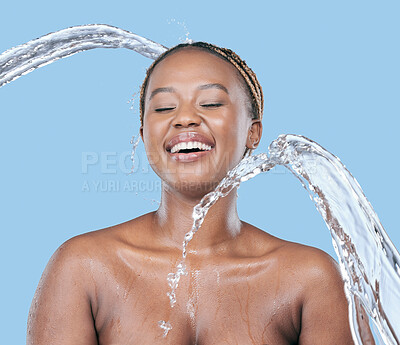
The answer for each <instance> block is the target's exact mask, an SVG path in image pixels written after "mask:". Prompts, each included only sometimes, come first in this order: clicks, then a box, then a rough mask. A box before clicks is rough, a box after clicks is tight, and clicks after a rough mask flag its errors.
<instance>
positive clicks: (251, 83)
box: [140, 42, 264, 126]
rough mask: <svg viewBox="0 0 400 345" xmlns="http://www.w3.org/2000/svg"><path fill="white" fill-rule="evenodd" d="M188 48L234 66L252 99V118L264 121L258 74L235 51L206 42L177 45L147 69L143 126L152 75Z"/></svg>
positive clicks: (141, 120)
mask: <svg viewBox="0 0 400 345" xmlns="http://www.w3.org/2000/svg"><path fill="white" fill-rule="evenodd" d="M187 47H196V48H198V49H202V50H205V51H207V52H209V53H211V54H213V55H216V56H218V57H220V58H222V59H224V60H225V61H228V62H229V63H230V64H232V65H233V66H234V67H235V68H236V70H237V71H238V73H239V74H240V75H241V76H242V78H243V81H244V84H245V85H246V91H247V94H248V96H249V99H250V104H251V109H250V116H251V118H252V119H259V120H261V119H262V115H263V110H264V95H263V92H262V88H261V85H260V83H259V82H258V80H257V77H256V74H255V73H254V72H253V71H252V70H251V68H250V67H249V66H247V64H246V61H244V60H242V59H241V58H240V57H239V55H237V54H236V53H235V52H234V51H232V50H230V49H227V48H222V47H218V46H216V45H214V44H211V43H206V42H194V43H181V44H178V45H176V46H175V47H173V48H171V49H168V50H167V51H165V52H164V53H163V54H161V55H160V56H159V57H158V58H157V59H156V60H155V61H154V62H153V63H152V64H151V65H150V67H149V68H148V69H147V72H146V77H145V78H144V81H143V84H142V87H141V90H140V123H141V125H142V126H143V116H144V104H145V96H146V88H147V84H148V82H149V79H150V75H151V73H152V72H153V70H154V68H155V67H156V66H157V65H158V64H159V63H160V62H161V61H162V60H164V59H165V58H166V57H167V56H169V55H170V54H171V53H173V52H177V51H178V50H181V49H184V48H187Z"/></svg>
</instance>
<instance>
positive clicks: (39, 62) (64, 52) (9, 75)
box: [0, 24, 167, 87]
mask: <svg viewBox="0 0 400 345" xmlns="http://www.w3.org/2000/svg"><path fill="white" fill-rule="evenodd" d="M95 48H126V49H130V50H134V51H136V52H137V53H139V54H141V55H143V56H145V57H148V58H150V59H153V60H154V59H156V58H157V57H158V56H159V55H160V54H162V53H163V52H164V51H166V50H167V48H166V47H164V46H163V45H161V44H159V43H156V42H153V41H151V40H149V39H147V38H144V37H141V36H139V35H136V34H134V33H132V32H129V31H126V30H122V29H120V28H116V27H113V26H110V25H105V24H88V25H80V26H73V27H70V28H67V29H63V30H60V31H56V32H52V33H49V34H47V35H45V36H42V37H40V38H37V39H34V40H32V41H29V42H27V43H25V44H22V45H19V46H17V47H14V48H11V49H9V50H7V51H5V52H4V53H2V54H1V55H0V87H1V86H3V85H5V84H7V83H9V82H11V81H13V80H15V79H17V78H19V77H20V76H22V75H25V74H28V73H30V72H32V71H33V70H35V69H37V68H39V67H42V66H45V65H47V64H50V63H52V62H54V61H56V60H58V59H62V58H65V57H67V56H71V55H74V54H76V53H79V52H81V51H85V50H90V49H95Z"/></svg>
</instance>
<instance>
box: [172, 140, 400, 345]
mask: <svg viewBox="0 0 400 345" xmlns="http://www.w3.org/2000/svg"><path fill="white" fill-rule="evenodd" d="M269 153H270V157H268V156H267V154H265V153H261V154H258V155H256V156H249V157H245V158H244V159H243V160H242V161H241V162H240V163H239V164H238V165H237V166H236V167H235V168H234V169H232V170H231V171H229V172H228V174H227V176H226V177H225V178H224V179H223V180H222V181H221V182H220V184H219V185H218V186H217V188H216V189H215V190H214V191H212V192H210V193H208V194H207V195H205V196H204V197H203V198H202V200H201V201H200V203H199V204H198V205H196V206H195V207H194V209H193V226H192V229H191V230H190V231H189V232H188V233H186V235H185V238H184V241H183V245H182V247H183V248H182V261H181V262H180V263H179V265H178V267H177V271H176V273H170V274H169V275H168V278H167V279H168V282H169V283H170V281H171V280H172V281H173V284H170V287H171V291H170V292H169V293H168V296H171V294H172V295H173V296H174V299H172V302H171V306H173V304H174V303H175V302H176V296H175V289H176V287H177V286H178V283H179V280H180V277H181V276H182V275H183V274H181V273H180V270H181V267H185V266H184V265H185V258H186V255H187V251H186V250H187V246H188V244H189V242H190V241H191V240H192V239H193V236H194V234H195V233H196V232H197V231H198V230H199V228H200V226H201V224H202V223H203V221H204V218H205V216H206V214H207V212H208V210H209V209H210V207H211V206H212V205H214V204H215V202H216V201H217V200H218V199H219V198H221V197H224V196H226V195H227V194H228V193H229V192H230V191H231V190H232V189H234V188H236V187H239V185H240V183H241V182H244V181H247V180H249V179H251V178H253V177H254V176H256V175H258V174H260V173H261V172H266V171H269V170H270V169H272V168H273V167H274V166H276V165H282V166H285V167H286V168H288V169H289V170H290V171H291V172H292V173H293V174H294V175H295V176H296V177H297V178H298V179H299V180H300V182H301V183H302V185H303V186H304V188H305V189H306V190H307V191H308V192H309V194H310V197H311V199H312V200H314V202H315V205H316V207H317V209H318V211H319V213H320V214H321V215H322V217H323V218H324V220H325V223H326V224H327V226H328V228H329V230H330V233H331V236H332V241H333V245H334V248H335V252H336V254H337V256H338V258H339V264H340V268H341V271H342V275H343V278H344V283H345V291H346V295H347V298H348V301H349V315H350V327H351V331H352V335H353V339H354V341H355V342H356V344H358V345H361V344H363V341H364V340H365V339H363V336H362V334H363V332H365V329H363V328H362V327H368V326H365V325H360V324H359V323H358V317H359V315H360V312H362V311H360V310H359V308H358V303H361V305H362V306H363V307H364V309H365V310H366V311H367V313H368V314H369V315H370V317H371V318H372V321H373V323H374V324H375V326H376V328H377V330H378V332H379V336H380V338H378V339H377V340H378V341H382V342H383V343H384V344H387V345H395V344H399V335H400V314H399V313H398V310H396V309H395V308H393V306H400V269H399V265H400V255H399V253H398V252H397V250H396V248H395V247H394V245H393V243H392V242H391V241H390V239H389V237H388V235H387V234H386V232H385V230H384V229H383V227H382V225H381V223H380V221H379V219H378V216H377V215H376V213H375V211H374V210H373V208H372V206H371V204H370V203H369V202H368V200H367V198H366V197H365V195H364V193H363V191H362V189H361V187H360V186H359V184H358V183H357V181H356V180H355V179H354V177H353V176H352V175H351V174H350V172H349V171H348V170H347V169H346V168H345V166H344V165H343V164H342V163H341V162H340V160H339V159H338V158H337V157H336V156H334V155H332V154H331V153H329V152H328V151H326V150H325V149H324V148H322V147H321V146H320V145H318V144H317V143H315V142H313V141H312V140H309V139H307V138H305V137H302V136H297V135H281V136H280V137H279V138H278V139H277V140H275V141H273V142H272V143H271V145H270V147H269Z"/></svg>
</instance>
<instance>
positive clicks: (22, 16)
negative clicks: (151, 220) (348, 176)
mask: <svg viewBox="0 0 400 345" xmlns="http://www.w3.org/2000/svg"><path fill="white" fill-rule="evenodd" d="M399 10H400V3H399V2H398V1H387V0H382V1H341V0H340V1H309V0H307V1H297V0H296V1H250V0H248V1H245V2H243V1H241V2H239V1H238V2H235V1H220V2H217V1H205V0H203V1H198V2H195V3H193V2H188V1H186V2H184V1H168V2H164V1H162V2H161V1H159V2H146V3H145V2H144V1H143V2H142V1H141V2H135V1H129V2H128V1H127V2H123V1H114V2H109V1H107V2H102V1H96V2H91V3H90V2H82V1H76V0H71V1H69V2H57V3H55V2H50V1H34V2H28V1H22V2H18V3H12V2H11V1H7V2H5V3H3V4H2V6H1V12H2V15H1V17H2V19H1V21H0V52H2V51H5V50H6V49H8V48H11V47H13V46H16V45H19V44H22V43H25V42H27V41H29V40H31V39H34V38H36V37H39V36H42V35H44V34H47V33H49V32H53V31H57V30H60V29H64V28H66V27H69V26H73V25H82V24H90V23H104V24H110V25H114V26H118V27H120V28H123V29H125V30H129V31H132V32H134V33H137V34H139V35H142V36H145V37H147V38H150V39H152V40H154V41H156V42H159V43H161V44H164V45H166V46H172V45H175V44H177V43H179V41H180V39H184V38H185V33H186V29H185V26H186V27H187V30H188V31H189V37H190V38H192V39H194V40H204V41H209V42H212V43H215V44H218V45H221V46H225V47H228V48H231V49H233V50H235V51H236V52H237V53H238V54H239V55H240V56H241V57H242V58H244V59H245V60H246V61H247V62H248V64H249V65H250V66H251V67H252V68H253V69H254V71H255V72H256V73H257V75H258V78H259V80H260V82H261V84H262V86H263V89H264V94H265V101H266V102H265V115H264V136H263V140H262V142H261V147H262V149H261V151H265V150H266V148H267V146H268V144H269V143H270V142H271V141H272V140H273V139H275V138H276V137H277V136H278V135H279V134H281V133H294V134H302V135H305V136H307V137H309V138H311V139H313V140H315V141H317V142H318V143H320V144H321V145H322V146H324V147H325V148H326V149H328V150H329V151H330V152H332V153H334V154H336V155H337V156H339V157H340V158H341V160H342V161H343V162H344V163H345V164H346V166H347V168H348V169H349V170H350V171H351V172H352V174H353V175H354V176H355V177H356V178H357V180H358V182H359V183H360V184H361V186H362V188H363V190H364V192H365V194H366V196H367V197H368V199H369V200H370V202H371V203H372V205H373V206H374V208H375V210H376V212H377V213H378V215H379V217H380V219H381V221H382V223H383V226H384V227H385V228H386V230H387V232H388V234H389V236H390V237H391V239H392V240H393V242H394V244H395V245H396V247H397V248H399V247H400V235H399V232H398V231H397V212H399V210H398V209H399V201H398V195H399V192H400V188H399V186H400V183H399V180H398V169H399V159H398V138H397V132H398V128H399V115H400V104H399V94H400V93H399V91H400V82H399V81H400V68H399V61H400V50H399V33H400V21H399V20H398V18H399ZM182 23H184V24H182ZM150 63H151V61H150V60H149V59H146V58H144V57H142V56H140V55H138V54H137V53H135V52H132V51H128V50H112V49H110V50H105V49H97V50H94V51H89V52H84V53H81V54H78V55H74V56H72V57H69V58H67V59H64V60H61V61H57V62H56V63H54V64H51V65H49V66H46V67H44V68H41V69H39V70H37V71H34V72H33V73H31V74H29V75H27V76H24V77H22V78H20V79H18V80H16V81H14V82H13V83H11V84H9V85H6V86H4V87H3V88H1V89H0V114H1V117H0V119H1V120H0V121H1V126H0V152H1V198H0V200H1V241H0V246H1V247H0V262H1V270H2V284H1V285H0V300H1V304H0V307H1V311H2V312H1V316H0V328H1V329H0V334H1V338H2V340H1V343H2V344H23V343H24V342H25V332H26V319H27V315H28V310H29V306H30V303H31V300H32V297H33V294H34V291H35V289H36V286H37V284H38V281H39V279H40V276H41V273H42V271H43V269H44V267H45V265H46V263H47V261H48V260H49V258H50V256H51V255H52V253H53V252H54V251H55V250H56V248H57V247H58V246H59V245H60V244H61V243H62V242H64V241H65V240H67V239H68V238H70V237H72V236H75V235H78V234H81V233H84V232H87V231H91V230H96V229H100V228H104V227H107V226H111V225H114V224H118V223H120V222H124V221H127V220H129V219H131V218H134V217H137V216H139V215H141V214H143V213H145V212H149V211H151V210H154V209H155V208H156V206H157V204H156V203H154V202H152V199H159V184H158V183H157V182H155V181H156V180H157V178H156V176H155V175H154V174H153V173H152V172H150V171H149V166H148V163H147V161H146V159H145V155H144V151H143V146H142V145H139V149H138V159H139V162H138V170H137V172H136V173H135V175H130V176H127V175H126V170H127V169H128V170H129V167H130V166H129V150H130V144H129V140H130V138H131V136H132V135H133V134H136V133H137V132H138V129H139V119H138V116H139V115H138V111H137V100H138V99H137V97H136V98H135V100H136V106H134V109H133V110H131V109H130V104H128V103H127V102H128V101H129V100H130V99H131V98H132V95H133V94H134V93H135V92H137V91H138V90H139V86H140V84H141V82H142V80H143V77H144V74H145V70H146V68H147V67H148V65H149V64H150ZM88 154H90V155H91V157H98V162H97V163H96V164H92V165H90V166H89V167H88V169H87V172H85V169H84V168H85V165H84V164H83V163H82V157H86V156H87V155H88ZM107 155H108V156H107ZM107 157H108V158H107ZM125 158H126V159H125ZM107 159H108V161H107ZM131 182H133V183H137V184H136V185H135V184H134V185H132V186H129V188H126V185H125V183H131ZM86 183H87V185H86ZM95 183H97V184H100V187H101V188H99V189H97V190H96V188H95V187H94V185H95ZM118 183H119V188H118ZM113 184H115V185H116V186H117V187H116V188H115V189H113V187H112V185H113ZM85 186H89V191H85V190H84V189H85ZM126 189H128V190H126ZM239 195H240V198H239V212H240V215H241V217H242V218H243V219H244V220H246V221H248V222H250V223H252V224H254V225H256V226H259V227H261V228H263V229H265V230H266V231H268V232H270V233H272V234H274V235H276V236H278V237H282V238H284V239H288V240H291V241H296V242H301V243H305V244H309V245H313V246H317V247H319V248H322V249H323V250H325V251H327V252H328V253H330V254H331V255H332V256H335V254H334V252H333V248H332V245H331V239H330V236H329V232H328V231H327V228H326V226H325V224H324V223H323V220H322V218H321V217H320V216H319V214H318V213H317V211H316V210H315V207H314V205H313V203H312V202H311V201H310V200H309V197H308V195H307V193H306V192H305V191H304V190H303V189H302V187H301V185H300V184H299V182H298V181H297V180H296V179H295V178H294V177H293V176H291V175H290V174H289V173H288V172H286V171H284V170H283V169H281V170H279V169H278V170H277V171H275V172H274V173H272V172H271V173H268V174H264V175H263V176H258V177H256V178H255V179H253V180H251V181H249V182H246V183H245V184H243V185H242V186H241V188H240V190H239Z"/></svg>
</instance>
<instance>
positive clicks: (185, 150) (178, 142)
mask: <svg viewBox="0 0 400 345" xmlns="http://www.w3.org/2000/svg"><path fill="white" fill-rule="evenodd" d="M213 148H214V144H213V143H211V141H210V140H209V139H207V138H206V137H204V136H203V135H201V134H199V133H196V132H183V133H180V134H178V135H177V136H175V137H173V138H172V139H171V140H170V141H169V142H168V144H167V146H166V150H167V152H168V153H169V154H170V155H171V157H172V158H173V159H174V160H178V161H185V162H188V161H195V160H197V159H199V158H201V157H203V156H205V155H207V154H208V153H209V152H210V151H212V150H213Z"/></svg>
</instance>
